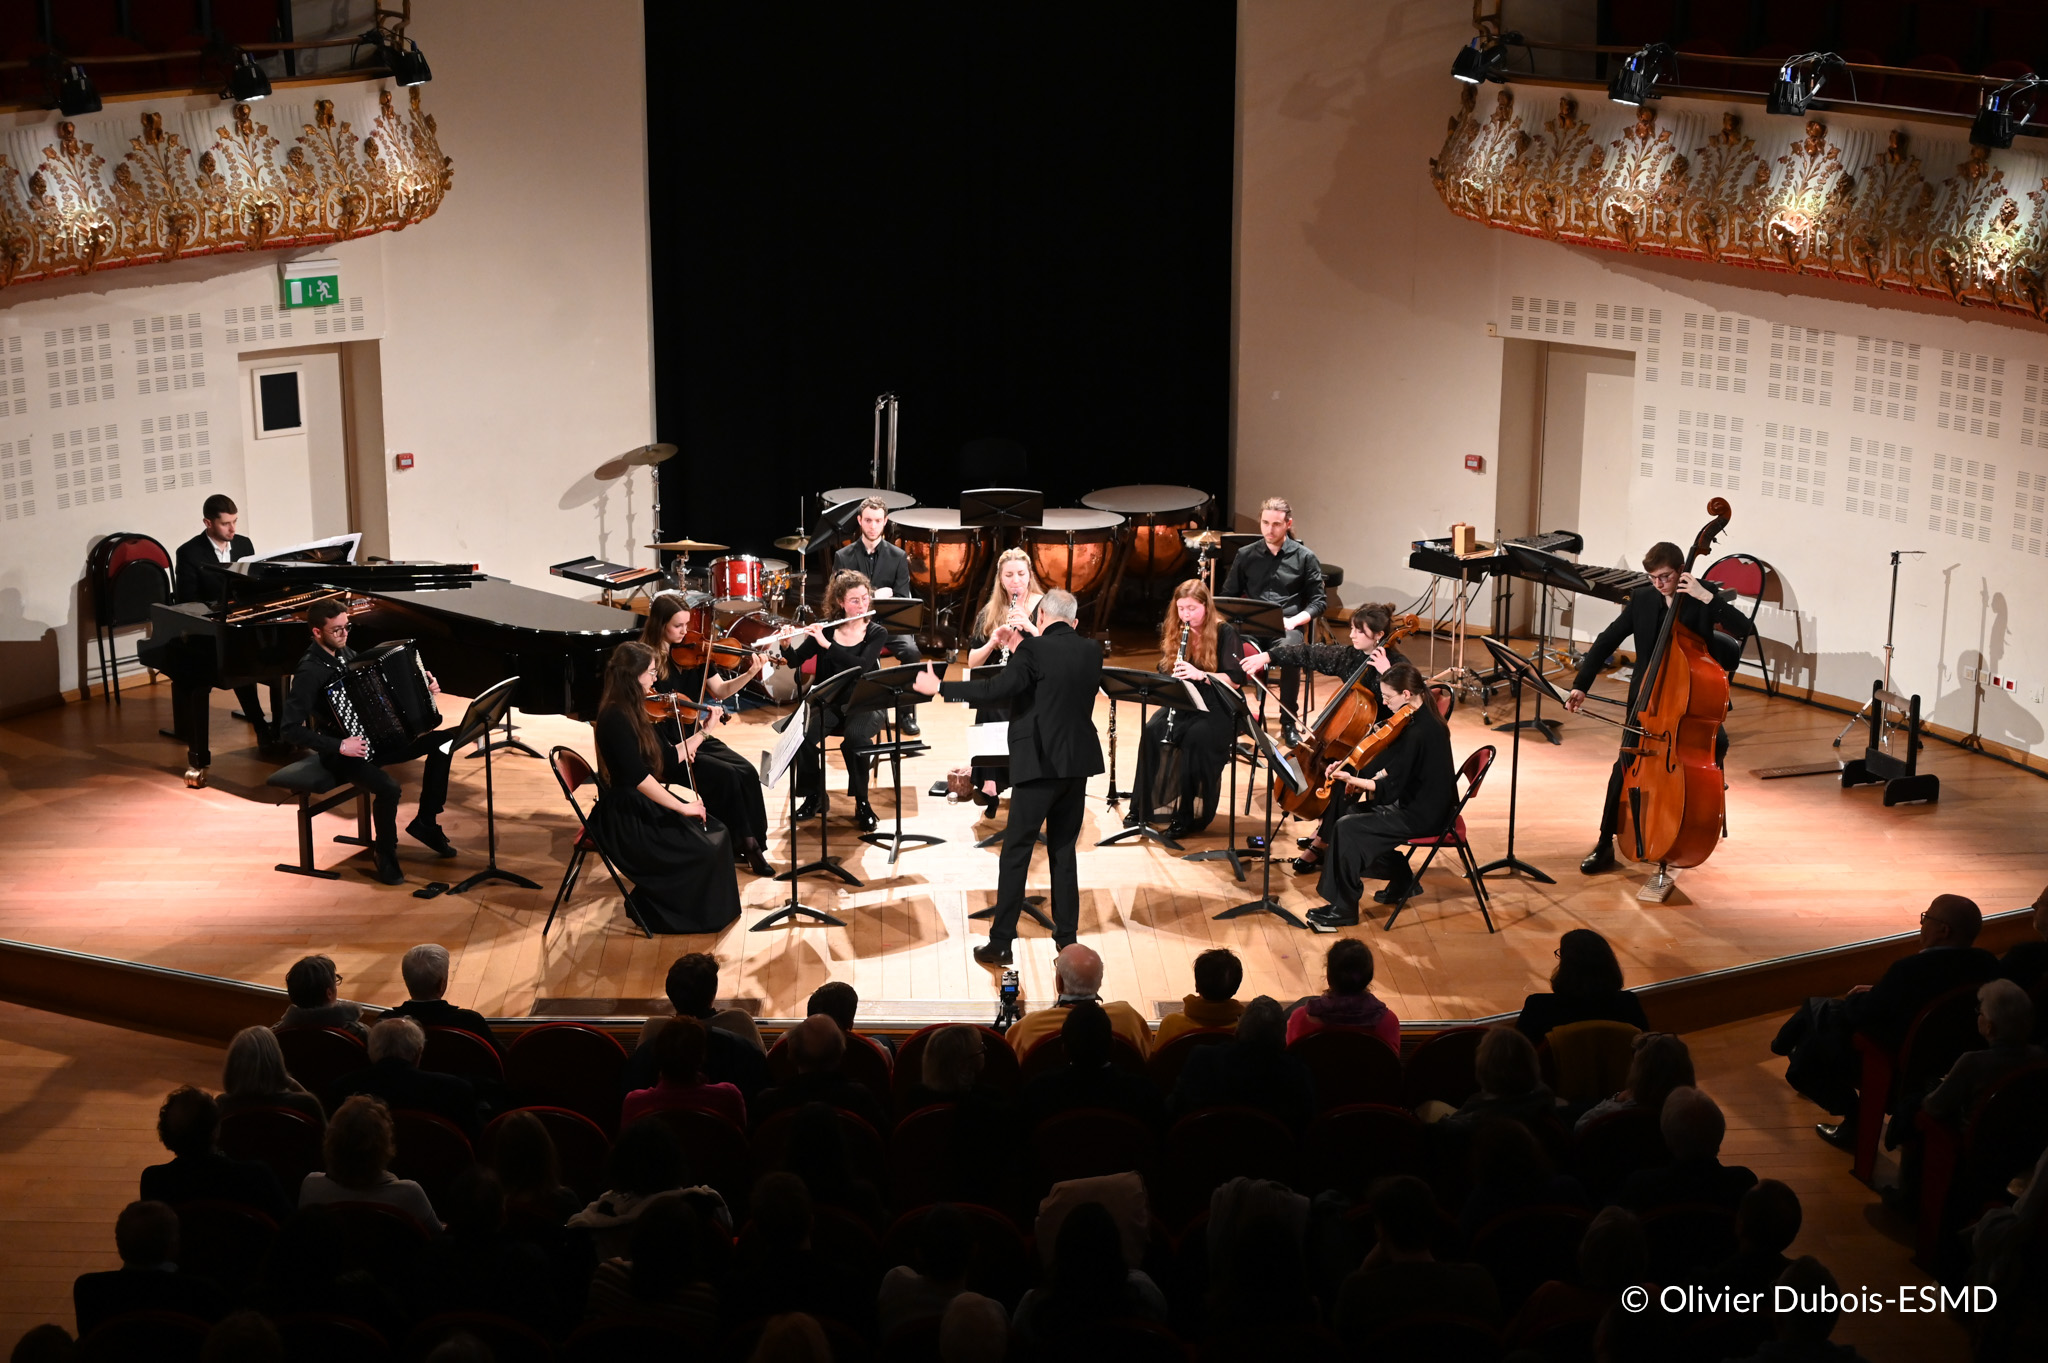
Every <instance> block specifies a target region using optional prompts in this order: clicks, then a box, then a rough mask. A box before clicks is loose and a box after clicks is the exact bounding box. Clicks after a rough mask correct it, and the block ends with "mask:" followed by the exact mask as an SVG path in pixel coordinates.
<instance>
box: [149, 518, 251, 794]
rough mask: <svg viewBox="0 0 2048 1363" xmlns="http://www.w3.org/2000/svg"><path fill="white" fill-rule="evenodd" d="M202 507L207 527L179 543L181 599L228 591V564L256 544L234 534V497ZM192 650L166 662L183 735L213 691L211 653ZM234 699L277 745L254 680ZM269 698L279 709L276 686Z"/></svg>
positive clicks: (214, 597) (213, 597) (214, 598)
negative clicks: (189, 720)
mask: <svg viewBox="0 0 2048 1363" xmlns="http://www.w3.org/2000/svg"><path fill="white" fill-rule="evenodd" d="M201 510H202V511H203V512H204V513H205V517H206V527H205V529H203V530H201V531H200V532H199V533H198V534H196V535H194V536H193V537H192V538H191V539H189V540H186V541H185V542H184V543H183V544H181V545H179V546H178V552H177V555H176V560H177V583H176V586H177V595H176V599H177V600H179V601H200V602H206V603H209V604H211V603H215V602H218V601H219V600H220V599H221V597H222V596H223V595H225V594H226V591H227V585H228V577H229V574H228V572H227V565H228V564H230V563H239V562H241V561H242V560H243V559H245V558H254V557H255V556H256V546H255V545H254V544H252V543H250V542H249V537H248V536H247V535H238V534H236V533H235V522H236V520H237V519H238V518H239V517H240V515H241V510H240V509H239V508H238V507H236V505H235V502H234V498H232V497H228V496H225V495H223V494H221V493H218V492H216V493H214V494H213V495H212V496H211V497H208V498H207V499H206V503H205V505H204V506H203V507H202V508H201ZM188 652H189V653H191V654H193V655H194V656H180V657H174V658H172V659H170V660H169V662H168V664H167V670H168V675H169V676H170V679H171V711H172V713H173V714H174V715H175V716H177V719H176V721H175V722H176V726H177V730H178V733H179V735H180V736H181V737H182V736H185V734H186V730H187V724H186V716H187V714H188V713H189V708H188V707H190V706H191V705H193V704H199V705H204V704H205V703H206V698H207V695H208V694H209V693H210V692H211V691H212V690H213V662H212V658H211V655H207V656H205V657H203V658H202V657H199V656H197V650H188ZM235 699H236V700H237V701H238V702H240V703H241V706H242V713H243V714H244V715H246V716H247V717H248V720H249V723H250V724H252V725H254V726H255V729H256V738H257V741H258V742H259V743H260V744H262V745H263V746H264V747H266V748H268V747H271V746H273V745H275V744H276V742H277V726H276V724H275V723H273V722H272V721H271V720H266V719H265V718H264V717H263V705H262V703H261V702H260V701H259V700H258V699H257V697H256V687H255V685H254V683H250V684H247V685H243V686H237V687H236V688H235ZM270 701H271V705H270V708H271V711H272V713H273V714H275V712H276V710H277V692H276V689H275V688H272V690H271V695H270ZM199 765H204V764H203V763H202V764H199Z"/></svg>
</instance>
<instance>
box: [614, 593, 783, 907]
mask: <svg viewBox="0 0 2048 1363" xmlns="http://www.w3.org/2000/svg"><path fill="white" fill-rule="evenodd" d="M698 599H699V600H701V601H703V602H705V603H706V604H709V601H710V598H708V597H700V598H698ZM691 604H692V603H691V601H690V599H689V598H688V597H686V596H681V595H678V594H676V593H674V592H664V593H663V594H662V595H660V596H657V597H655V598H654V602H653V604H652V605H651V606H649V607H648V611H647V625H646V628H644V629H642V630H641V631H640V642H641V643H643V644H646V645H647V646H648V648H650V649H652V650H653V652H654V666H655V671H656V676H655V681H654V689H655V691H657V692H666V693H670V694H673V695H678V696H684V697H687V698H688V699H690V700H693V701H722V700H724V699H726V698H727V697H728V696H732V695H736V694H737V693H738V692H739V690H740V688H741V687H743V686H745V685H746V684H747V683H748V682H750V681H752V680H753V679H754V678H756V677H758V676H760V675H761V671H762V669H763V668H764V667H766V666H767V659H766V658H765V657H764V656H763V655H762V654H759V653H752V654H750V656H749V658H748V660H747V665H746V666H745V667H744V668H742V669H741V670H739V671H737V672H733V673H723V672H720V671H718V670H717V669H716V668H714V667H712V666H711V665H710V664H709V663H700V664H699V665H697V666H695V667H685V666H682V665H681V664H679V663H677V662H676V661H674V659H673V658H672V657H671V654H672V653H673V652H674V650H675V649H676V648H677V647H678V646H679V645H681V644H682V643H683V641H684V639H685V638H686V637H687V636H688V634H689V632H690V624H691V611H690V606H691ZM726 722H727V715H726V711H725V710H724V709H723V708H722V707H716V706H714V707H713V708H712V709H711V710H710V711H709V713H708V714H707V716H706V718H705V719H704V720H703V721H701V722H699V723H697V724H692V725H687V726H684V725H678V724H675V723H673V722H671V721H669V720H662V721H661V722H659V723H658V724H657V725H656V726H655V732H657V733H658V734H660V735H661V738H662V740H663V741H664V742H667V743H672V744H680V745H681V747H682V751H681V754H680V760H681V761H682V764H683V769H684V771H685V772H686V773H687V775H686V777H685V778H684V784H685V785H687V786H689V787H690V788H691V789H692V790H694V791H696V792H697V795H698V798H700V799H702V800H703V801H704V807H705V808H706V809H708V810H710V811H711V817H712V818H714V819H717V820H718V821H719V822H720V823H722V824H724V825H725V829H726V832H728V833H730V834H731V835H732V850H733V855H734V856H736V857H737V858H739V859H740V860H741V861H742V862H744V863H745V864H746V867H747V869H748V870H750V871H752V872H753V873H754V874H755V875H757V876H772V875H774V874H775V867H774V865H773V864H772V863H770V862H769V860H768V801H767V798H766V796H764V795H763V794H762V788H761V776H760V773H759V772H757V771H756V770H755V769H754V764H753V763H752V762H749V761H748V760H747V759H746V758H745V757H743V756H741V755H740V754H739V753H736V752H734V751H733V750H732V749H731V748H729V747H727V746H726V745H725V744H724V743H722V742H720V741H719V739H718V737H717V734H716V732H715V731H716V730H717V729H719V728H720V727H722V726H723V725H724V724H725V723H726Z"/></svg>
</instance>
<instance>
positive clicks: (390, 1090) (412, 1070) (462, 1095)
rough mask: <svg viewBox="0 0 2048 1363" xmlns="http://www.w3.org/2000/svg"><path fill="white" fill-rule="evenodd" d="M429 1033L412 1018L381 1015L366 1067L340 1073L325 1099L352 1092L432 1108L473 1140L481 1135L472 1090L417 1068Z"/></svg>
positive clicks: (400, 1105) (451, 1077)
mask: <svg viewBox="0 0 2048 1363" xmlns="http://www.w3.org/2000/svg"><path fill="white" fill-rule="evenodd" d="M426 1045H427V1034H426V1032H425V1031H423V1030H421V1028H420V1025H419V1024H418V1023H417V1022H414V1021H413V1020H412V1019H411V1018H401V1017H388V1018H383V1019H380V1020H379V1021H378V1023H377V1025H376V1026H374V1027H372V1028H371V1029H370V1065H369V1068H368V1069H363V1070H358V1071H356V1072H355V1073H354V1074H349V1075H343V1076H342V1077H341V1078H340V1079H337V1080H335V1081H334V1085H333V1088H332V1089H331V1090H330V1092H329V1097H328V1101H329V1102H330V1103H333V1104H339V1103H341V1102H343V1101H345V1100H346V1099H348V1098H349V1097H351V1096H353V1095H354V1094H358V1093H367V1094H369V1095H370V1096H371V1097H373V1098H382V1099H383V1100H384V1105H385V1106H386V1107H387V1108H390V1109H391V1110H393V1111H398V1110H399V1109H404V1110H406V1111H409V1112H431V1113H432V1114H434V1115H435V1116H436V1117H445V1118H447V1119H448V1120H449V1121H451V1122H453V1123H455V1125H456V1126H457V1127H458V1128H460V1130H461V1131H462V1134H463V1135H465V1136H467V1137H469V1138H470V1140H472V1141H476V1140H479V1139H481V1138H482V1136H483V1124H482V1123H481V1122H480V1121H478V1119H477V1100H476V1090H475V1089H473V1088H471V1087H470V1084H469V1081H468V1080H467V1079H464V1078H462V1077H461V1076H460V1075H455V1074H435V1073H434V1072H433V1071H432V1070H423V1069H421V1068H420V1055H421V1053H422V1052H423V1051H425V1049H426Z"/></svg>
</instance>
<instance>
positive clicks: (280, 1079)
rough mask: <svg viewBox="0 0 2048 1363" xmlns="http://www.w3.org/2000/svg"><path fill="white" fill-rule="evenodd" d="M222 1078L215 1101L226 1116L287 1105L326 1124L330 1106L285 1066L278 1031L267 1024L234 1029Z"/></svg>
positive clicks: (222, 1068) (221, 1113) (222, 1070)
mask: <svg viewBox="0 0 2048 1363" xmlns="http://www.w3.org/2000/svg"><path fill="white" fill-rule="evenodd" d="M220 1082H221V1088H222V1090H223V1091H222V1093H221V1095H220V1097H219V1098H217V1099H215V1100H214V1102H215V1103H216V1104H217V1105H218V1106H219V1108H220V1115H221V1116H223V1117H226V1116H230V1115H232V1114H234V1113H237V1112H246V1111H248V1110H249V1109H250V1108H255V1107H288V1108H290V1109H291V1110H292V1111H294V1112H303V1113H304V1114H305V1115H306V1116H308V1117H311V1118H312V1119H313V1120H314V1121H316V1122H318V1123H319V1124H320V1125H322V1126H325V1125H327V1109H326V1108H324V1107H322V1106H321V1105H320V1100H319V1099H318V1098H315V1097H314V1096H313V1095H312V1094H310V1093H308V1092H306V1090H305V1089H304V1088H303V1087H301V1086H300V1084H299V1081H298V1080H296V1079H294V1078H292V1077H291V1074H290V1073H289V1072H288V1071H287V1070H286V1069H285V1065H284V1051H283V1050H282V1049H281V1048H280V1047H279V1046H278V1044H277V1033H276V1032H273V1031H271V1030H270V1029H269V1028H268V1027H244V1028H243V1029H242V1030H241V1031H239V1032H236V1033H235V1039H234V1040H233V1041H230V1042H229V1043H228V1058H227V1061H226V1063H225V1064H223V1065H222V1066H221V1075H220Z"/></svg>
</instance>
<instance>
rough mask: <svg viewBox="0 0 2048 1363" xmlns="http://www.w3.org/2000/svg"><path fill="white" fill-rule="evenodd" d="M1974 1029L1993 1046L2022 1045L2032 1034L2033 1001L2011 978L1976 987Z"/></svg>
mask: <svg viewBox="0 0 2048 1363" xmlns="http://www.w3.org/2000/svg"><path fill="white" fill-rule="evenodd" d="M1977 1030H1978V1031H1980V1032H1982V1033H1983V1034H1984V1039H1985V1040H1986V1041H1989V1042H1990V1043H1991V1044H1992V1045H1994V1046H2022V1045H2025V1044H2026V1042H2027V1040H2028V1039H2029V1038H2030V1037H2032V1036H2033V1035H2034V1001H2033V1000H2032V999H2030V998H2028V997H2027V991H2026V990H2024V989H2022V988H2020V987H2019V986H2018V985H2016V984H2014V983H2013V982H2012V981H2011V980H1992V981H1991V982H1990V983H1988V984H1985V985H1981V986H1979V987H1978V990H1977Z"/></svg>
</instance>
